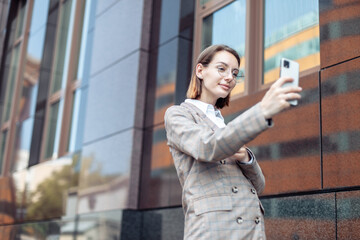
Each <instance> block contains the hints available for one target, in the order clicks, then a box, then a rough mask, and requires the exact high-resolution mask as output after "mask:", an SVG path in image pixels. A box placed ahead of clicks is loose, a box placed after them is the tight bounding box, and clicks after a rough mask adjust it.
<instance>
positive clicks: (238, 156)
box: [233, 153, 246, 160]
mask: <svg viewBox="0 0 360 240" xmlns="http://www.w3.org/2000/svg"><path fill="white" fill-rule="evenodd" d="M245 156H246V155H245V153H235V154H234V155H233V157H235V158H236V159H237V160H241V159H244V158H245Z"/></svg>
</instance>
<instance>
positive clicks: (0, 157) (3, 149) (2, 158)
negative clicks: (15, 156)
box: [0, 131, 7, 174]
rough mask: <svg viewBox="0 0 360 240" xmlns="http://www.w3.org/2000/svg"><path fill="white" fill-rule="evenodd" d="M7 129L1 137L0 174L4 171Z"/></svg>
mask: <svg viewBox="0 0 360 240" xmlns="http://www.w3.org/2000/svg"><path fill="white" fill-rule="evenodd" d="M6 136H7V131H4V132H2V133H1V138H0V174H1V171H2V165H3V160H4V152H5V144H6Z"/></svg>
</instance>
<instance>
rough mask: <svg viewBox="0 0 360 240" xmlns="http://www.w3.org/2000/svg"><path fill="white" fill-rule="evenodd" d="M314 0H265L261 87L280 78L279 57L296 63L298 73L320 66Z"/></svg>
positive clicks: (316, 15) (317, 8) (317, 18)
mask: <svg viewBox="0 0 360 240" xmlns="http://www.w3.org/2000/svg"><path fill="white" fill-rule="evenodd" d="M318 2H319V1H317V0H303V1H301V4H297V5H296V7H295V6H294V3H293V2H292V1H282V0H265V21H264V24H265V25H264V77H263V84H267V83H270V82H273V81H275V80H276V79H278V77H279V69H280V68H279V67H280V59H281V58H282V57H285V58H289V59H292V60H295V61H297V62H298V63H299V64H300V71H304V70H307V69H311V68H313V67H315V66H319V65H320V40H319V6H318Z"/></svg>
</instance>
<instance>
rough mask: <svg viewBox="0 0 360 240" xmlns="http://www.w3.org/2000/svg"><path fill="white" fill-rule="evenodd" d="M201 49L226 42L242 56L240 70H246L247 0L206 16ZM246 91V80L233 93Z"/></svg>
mask: <svg viewBox="0 0 360 240" xmlns="http://www.w3.org/2000/svg"><path fill="white" fill-rule="evenodd" d="M202 24H203V26H202V37H201V50H203V49H205V48H206V47H208V46H210V45H212V44H226V45H228V46H230V47H232V48H234V49H235V50H236V51H237V52H238V53H239V54H240V56H241V64H240V70H241V71H242V72H244V71H245V32H246V0H237V1H234V2H232V3H230V4H228V5H226V6H225V7H223V8H221V9H219V10H217V11H216V12H214V13H212V14H211V15H209V16H207V17H205V18H204V19H203V22H202ZM244 91H245V83H244V81H242V82H240V83H238V84H237V85H236V86H235V88H234V89H233V91H232V92H231V95H236V94H239V93H243V92H244Z"/></svg>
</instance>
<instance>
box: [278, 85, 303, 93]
mask: <svg viewBox="0 0 360 240" xmlns="http://www.w3.org/2000/svg"><path fill="white" fill-rule="evenodd" d="M281 89H282V91H283V92H284V93H290V92H294V93H298V92H301V91H302V87H298V86H296V87H294V86H289V87H283V88H281Z"/></svg>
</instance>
